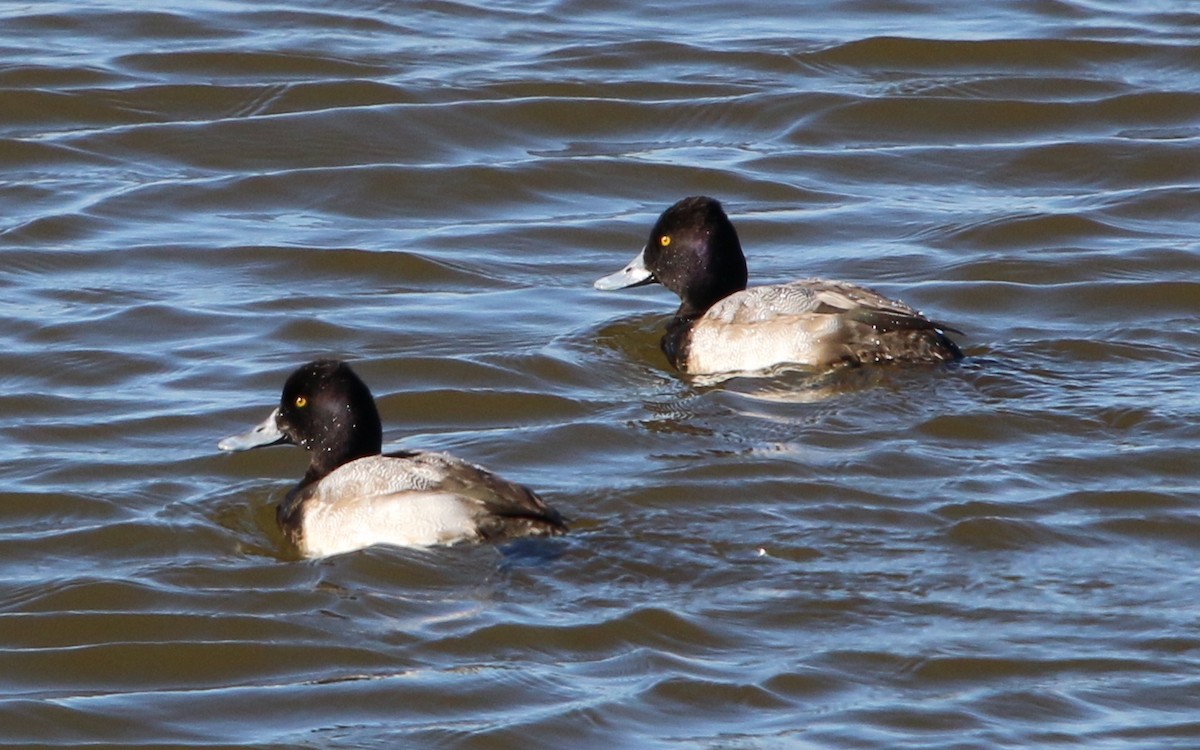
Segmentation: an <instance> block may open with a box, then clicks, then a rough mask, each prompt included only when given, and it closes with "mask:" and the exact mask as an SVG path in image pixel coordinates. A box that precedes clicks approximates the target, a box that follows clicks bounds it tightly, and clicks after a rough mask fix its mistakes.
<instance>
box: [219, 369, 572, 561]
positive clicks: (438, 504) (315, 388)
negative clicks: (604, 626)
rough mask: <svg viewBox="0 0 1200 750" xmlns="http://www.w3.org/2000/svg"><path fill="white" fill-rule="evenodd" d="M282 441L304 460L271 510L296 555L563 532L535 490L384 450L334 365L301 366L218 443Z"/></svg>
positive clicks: (368, 408)
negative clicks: (255, 419)
mask: <svg viewBox="0 0 1200 750" xmlns="http://www.w3.org/2000/svg"><path fill="white" fill-rule="evenodd" d="M279 444H291V445H297V446H300V447H301V448H304V449H305V450H306V451H308V454H309V465H308V469H307V471H305V473H304V477H303V478H302V479H301V480H300V482H299V483H298V484H297V485H296V486H295V487H293V488H292V489H291V490H290V491H289V492H288V493H287V495H286V496H285V497H284V499H283V501H282V502H281V503H280V504H279V505H278V507H277V509H276V518H277V520H278V523H279V526H280V528H281V529H282V530H283V533H284V536H285V537H286V538H287V540H288V541H289V542H290V543H291V544H292V545H293V546H294V547H295V548H296V549H297V550H298V551H299V552H300V554H301V556H302V557H306V558H319V557H328V556H331V555H338V554H343V553H346V552H353V551H356V550H360V549H364V548H367V547H371V546H374V545H393V546H400V547H430V546H434V545H447V544H454V543H457V542H479V541H503V540H507V539H511V538H514V537H524V536H557V535H559V534H564V533H566V532H567V524H566V522H565V521H564V520H563V517H562V515H561V514H559V512H558V511H556V510H555V509H554V508H552V507H550V506H549V505H547V504H546V503H545V501H543V500H542V499H541V498H540V497H538V495H537V494H536V493H534V492H533V491H532V490H530V489H529V488H528V487H525V486H524V485H521V484H517V483H515V482H510V481H508V480H507V479H503V478H501V477H499V476H497V475H496V474H493V473H492V472H490V471H488V470H487V469H484V468H483V467H480V466H476V465H475V464H472V463H468V462H467V461H463V460H462V459H459V458H455V457H454V456H451V455H448V454H446V453H436V452H425V451H412V450H402V451H396V452H392V453H386V454H385V453H383V452H382V445H383V429H382V426H381V422H380V418H379V411H378V409H377V408H376V405H375V399H374V397H373V396H372V395H371V391H370V390H369V389H368V388H367V385H366V383H364V382H363V381H362V379H361V378H359V377H358V375H357V374H356V373H355V372H354V370H352V369H351V367H350V365H348V364H347V363H346V362H343V361H340V360H336V359H320V360H316V361H313V362H309V363H307V364H304V365H301V366H300V367H299V368H298V369H296V370H295V371H294V372H293V373H292V374H291V375H290V376H289V377H288V379H287V381H286V382H285V383H284V386H283V394H282V396H281V397H280V400H279V406H278V407H276V408H275V409H274V410H273V411H272V412H271V413H270V415H268V417H267V418H266V419H265V420H264V421H263V422H262V423H261V424H259V425H257V426H256V427H254V428H253V429H251V430H250V431H249V432H246V433H241V434H237V435H231V436H229V437H227V438H224V439H223V440H221V441H220V442H219V443H218V444H217V446H218V448H219V449H220V450H223V451H241V450H249V449H251V448H259V447H263V446H268V445H279Z"/></svg>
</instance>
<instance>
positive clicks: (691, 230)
mask: <svg viewBox="0 0 1200 750" xmlns="http://www.w3.org/2000/svg"><path fill="white" fill-rule="evenodd" d="M746 278H747V274H746V258H745V256H744V255H743V254H742V246H741V243H740V242H739V241H738V236H737V231H736V230H734V228H733V223H732V222H730V221H729V217H728V216H726V215H725V211H724V209H722V208H721V204H720V203H718V202H717V201H716V200H714V199H712V198H707V197H704V196H694V197H691V198H684V199H683V200H681V201H679V202H678V203H676V204H675V205H673V206H671V207H670V208H668V209H667V210H666V211H664V212H663V214H662V215H661V216H660V217H659V218H658V221H657V222H656V223H655V224H654V228H653V229H652V230H651V231H650V239H649V241H647V243H646V245H645V247H643V248H642V251H641V253H639V254H638V256H637V257H636V258H634V259H633V261H632V262H631V263H630V264H629V265H627V266H626V267H625V268H623V269H622V270H620V271H618V272H616V273H614V274H610V275H609V276H605V277H604V278H602V279H599V280H598V281H596V283H595V287H596V288H597V289H602V290H609V289H623V288H625V287H633V286H641V285H643V284H652V283H655V282H658V283H661V284H662V285H663V286H665V287H667V288H668V289H670V290H671V291H672V292H674V293H675V294H676V295H677V296H678V297H679V298H680V299H681V300H682V304H680V306H679V310H678V311H676V313H675V318H674V320H672V321H671V322H670V324H668V326H667V333H666V335H665V336H664V337H663V339H662V349H663V352H665V353H666V355H667V359H669V360H670V362H671V364H672V365H674V366H675V367H677V368H678V369H680V370H682V371H684V372H687V373H693V374H718V373H730V372H754V371H758V370H764V369H766V368H769V367H772V366H774V365H779V364H786V363H791V364H796V365H804V366H809V367H815V368H828V367H833V366H837V365H857V364H868V363H877V362H909V363H919V362H949V361H954V360H957V359H961V358H962V352H961V351H960V350H959V348H958V346H957V345H956V344H955V343H954V342H953V341H951V340H950V338H949V337H948V336H946V334H945V331H947V330H950V331H954V329H953V328H948V327H946V326H943V325H941V324H939V323H934V322H933V321H931V320H929V319H928V318H926V317H925V316H924V315H922V314H921V313H919V312H917V311H916V310H914V309H913V308H911V307H909V306H908V305H906V304H904V303H903V302H898V301H896V300H891V299H888V298H887V297H884V296H883V295H881V294H879V293H878V292H875V291H873V290H871V289H867V288H866V287H862V286H858V285H856V284H850V283H847V282H844V281H828V280H825V279H802V280H799V281H793V282H790V283H787V284H775V285H771V286H760V287H752V288H750V289H747V288H746ZM955 332H956V333H957V331H955Z"/></svg>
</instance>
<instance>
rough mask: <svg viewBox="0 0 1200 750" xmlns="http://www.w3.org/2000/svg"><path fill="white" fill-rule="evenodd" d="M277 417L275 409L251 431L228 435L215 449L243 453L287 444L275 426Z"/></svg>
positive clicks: (277, 411) (285, 437)
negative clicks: (268, 446)
mask: <svg viewBox="0 0 1200 750" xmlns="http://www.w3.org/2000/svg"><path fill="white" fill-rule="evenodd" d="M278 416H279V409H275V411H273V412H271V416H269V417H267V418H266V419H264V420H263V421H262V423H261V424H259V425H258V426H257V427H255V428H254V429H253V430H250V431H249V432H246V433H242V434H241V435H230V436H229V437H227V438H225V439H224V440H222V441H221V442H219V443H217V447H218V448H220V449H221V450H223V451H244V450H249V449H251V448H261V447H262V446H264V445H275V444H276V443H284V442H287V436H286V435H284V434H283V433H282V432H280V431H279V427H278V426H277V425H276V424H275V418H276V417H278Z"/></svg>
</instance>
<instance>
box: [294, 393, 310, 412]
mask: <svg viewBox="0 0 1200 750" xmlns="http://www.w3.org/2000/svg"><path fill="white" fill-rule="evenodd" d="M296 406H298V407H300V408H301V409H303V408H304V407H306V406H308V399H307V398H305V397H304V396H297V397H296Z"/></svg>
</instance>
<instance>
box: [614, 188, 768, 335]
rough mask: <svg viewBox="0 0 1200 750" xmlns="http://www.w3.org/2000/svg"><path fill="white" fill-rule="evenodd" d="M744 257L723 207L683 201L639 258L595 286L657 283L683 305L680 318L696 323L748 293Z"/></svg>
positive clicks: (704, 200)
mask: <svg viewBox="0 0 1200 750" xmlns="http://www.w3.org/2000/svg"><path fill="white" fill-rule="evenodd" d="M746 279H747V274H746V257H745V256H744V255H743V254H742V244H741V242H740V241H739V240H738V236H737V230H735V229H734V228H733V222H731V221H730V220H729V217H728V216H726V215H725V210H724V209H723V208H721V204H720V203H719V202H718V201H717V200H715V199H713V198H708V197H705V196H701V195H698V196H693V197H691V198H684V199H683V200H681V201H679V202H678V203H676V204H675V205H673V206H671V207H670V208H668V209H667V210H666V211H664V212H663V213H662V215H661V216H659V217H658V221H656V222H655V223H654V228H653V229H651V230H650V238H649V239H648V240H647V241H646V245H645V247H643V248H642V252H641V254H640V255H638V257H637V258H634V260H633V262H631V263H630V264H629V265H628V266H626V267H625V268H624V269H622V270H620V271H618V272H617V273H614V274H612V275H610V276H606V277H604V278H603V279H600V280H599V281H597V282H596V288H597V289H620V288H623V287H629V286H639V285H641V284H649V283H653V282H655V281H657V282H659V283H661V284H662V285H663V286H665V287H666V288H668V289H670V290H671V291H672V292H674V293H675V294H676V295H678V297H679V299H680V300H681V301H682V304H681V305H680V306H679V312H678V313H677V316H678V317H680V318H694V317H696V316H698V315H701V314H703V313H704V311H705V310H707V309H708V308H710V307H712V306H713V305H714V304H716V303H717V302H718V301H720V300H721V299H724V298H725V297H728V296H729V295H730V294H733V293H734V292H738V291H741V290H742V289H745V288H746Z"/></svg>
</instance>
